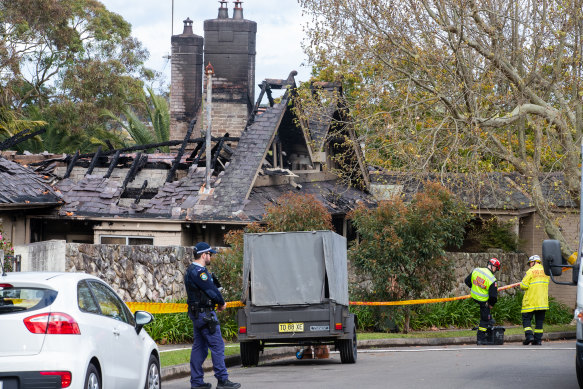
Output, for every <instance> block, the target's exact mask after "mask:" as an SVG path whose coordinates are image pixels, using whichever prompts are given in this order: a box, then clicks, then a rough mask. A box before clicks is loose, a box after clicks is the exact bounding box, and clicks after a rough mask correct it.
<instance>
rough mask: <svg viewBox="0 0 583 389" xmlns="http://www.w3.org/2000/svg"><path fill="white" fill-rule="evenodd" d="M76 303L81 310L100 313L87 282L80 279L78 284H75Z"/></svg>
mask: <svg viewBox="0 0 583 389" xmlns="http://www.w3.org/2000/svg"><path fill="white" fill-rule="evenodd" d="M77 303H78V305H79V309H80V310H82V311H83V312H91V313H97V314H99V313H100V312H99V307H98V306H97V303H95V299H94V298H93V294H92V293H91V289H89V285H87V282H85V281H81V282H80V283H79V285H77Z"/></svg>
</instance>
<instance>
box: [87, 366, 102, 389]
mask: <svg viewBox="0 0 583 389" xmlns="http://www.w3.org/2000/svg"><path fill="white" fill-rule="evenodd" d="M84 388H85V389H101V377H100V376H99V370H97V368H96V367H95V365H94V364H92V363H91V364H90V365H89V367H88V368H87V374H86V375H85V386H84Z"/></svg>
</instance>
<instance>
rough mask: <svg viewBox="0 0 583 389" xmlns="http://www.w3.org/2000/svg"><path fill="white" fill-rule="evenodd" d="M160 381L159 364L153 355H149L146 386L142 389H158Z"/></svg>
mask: <svg viewBox="0 0 583 389" xmlns="http://www.w3.org/2000/svg"><path fill="white" fill-rule="evenodd" d="M161 387H162V380H161V379H160V362H159V361H158V358H156V356H155V355H150V360H149V361H148V372H147V373H146V385H145V386H144V389H160V388H161Z"/></svg>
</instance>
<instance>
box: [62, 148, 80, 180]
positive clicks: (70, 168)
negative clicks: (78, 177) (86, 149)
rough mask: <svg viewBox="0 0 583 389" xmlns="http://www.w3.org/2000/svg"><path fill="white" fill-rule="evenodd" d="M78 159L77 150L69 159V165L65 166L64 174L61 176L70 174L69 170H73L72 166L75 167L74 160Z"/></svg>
mask: <svg viewBox="0 0 583 389" xmlns="http://www.w3.org/2000/svg"><path fill="white" fill-rule="evenodd" d="M78 159H79V150H77V152H76V153H75V155H74V156H73V158H72V159H71V162H69V165H68V166H67V171H66V172H65V175H64V176H63V178H69V176H70V175H71V172H72V171H73V168H74V167H75V162H77V160H78Z"/></svg>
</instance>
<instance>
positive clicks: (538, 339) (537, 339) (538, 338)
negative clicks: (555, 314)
mask: <svg viewBox="0 0 583 389" xmlns="http://www.w3.org/2000/svg"><path fill="white" fill-rule="evenodd" d="M542 344H543V334H542V332H537V333H535V334H534V340H533V341H532V345H533V346H542Z"/></svg>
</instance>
